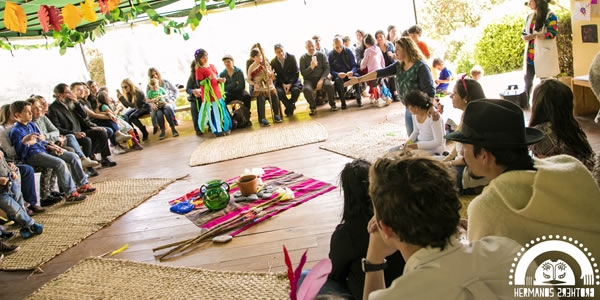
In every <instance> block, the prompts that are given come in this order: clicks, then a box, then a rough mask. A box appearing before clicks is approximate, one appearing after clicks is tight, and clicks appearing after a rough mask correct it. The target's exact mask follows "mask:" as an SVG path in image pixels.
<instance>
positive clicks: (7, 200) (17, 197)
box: [0, 156, 44, 254]
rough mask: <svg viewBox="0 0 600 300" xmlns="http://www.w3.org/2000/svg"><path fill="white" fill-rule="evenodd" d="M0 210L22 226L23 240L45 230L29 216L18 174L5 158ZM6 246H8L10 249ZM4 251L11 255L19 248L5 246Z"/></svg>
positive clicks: (1, 167)
mask: <svg viewBox="0 0 600 300" xmlns="http://www.w3.org/2000/svg"><path fill="white" fill-rule="evenodd" d="M0 209H2V210H3V211H4V212H6V214H7V216H8V217H9V218H10V219H12V220H14V221H15V223H17V225H19V226H21V238H24V239H28V238H30V237H32V236H33V235H34V234H41V233H42V231H43V230H44V227H43V226H42V225H40V224H38V223H36V222H35V221H34V220H33V219H32V218H31V217H29V215H28V214H27V211H26V210H25V202H24V200H23V194H21V182H20V180H19V179H18V174H17V173H16V172H14V171H13V170H12V169H11V168H10V166H9V165H8V163H7V162H6V160H5V159H4V156H2V157H1V158H0ZM7 234H8V233H7ZM4 235H5V233H4V231H2V236H4ZM4 246H8V248H5V247H4ZM2 250H5V251H4V252H6V253H5V254H9V253H12V252H14V251H16V250H18V247H15V246H12V245H3V247H2Z"/></svg>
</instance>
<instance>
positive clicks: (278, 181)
mask: <svg viewBox="0 0 600 300" xmlns="http://www.w3.org/2000/svg"><path fill="white" fill-rule="evenodd" d="M263 170H264V171H265V174H264V175H263V176H262V177H261V178H262V180H263V183H264V184H265V186H271V187H272V188H273V190H276V189H277V188H278V187H284V188H285V187H287V188H290V189H291V190H292V191H293V192H294V199H292V200H289V201H285V202H278V203H274V204H273V205H271V206H269V207H266V208H265V211H266V215H264V216H262V217H258V218H257V219H256V220H254V221H253V222H251V223H249V224H245V225H244V226H242V227H240V228H237V229H235V230H233V231H232V232H231V233H229V235H231V236H236V235H238V234H240V233H241V232H243V231H245V230H246V229H248V228H250V227H252V226H254V225H256V224H258V223H260V222H262V221H264V220H266V219H269V218H270V217H272V216H274V215H277V214H279V213H281V212H283V211H286V210H288V209H290V208H292V207H295V206H297V205H300V204H302V203H304V202H306V201H308V200H311V199H314V198H316V197H318V196H320V195H323V194H325V193H327V192H329V191H331V190H334V189H335V188H336V187H335V186H334V185H332V184H329V183H327V182H323V181H319V180H316V179H313V178H309V177H306V176H304V175H302V174H299V173H296V172H293V171H288V170H284V169H280V168H277V167H264V168H263ZM238 178H239V177H234V178H231V179H229V180H226V182H227V183H229V184H232V183H234V182H236V180H237V179H238ZM238 190H239V188H238V187H237V186H234V187H232V188H231V189H230V191H229V193H230V195H232V194H233V193H235V192H236V191H238ZM275 197H277V194H276V193H273V194H272V195H271V196H270V197H269V198H267V199H259V200H256V201H254V202H252V203H235V202H233V201H231V202H230V203H229V205H228V206H227V207H226V208H225V209H223V210H220V211H216V212H210V211H208V210H207V209H204V208H203V209H197V210H193V211H191V212H189V213H187V214H186V215H185V216H186V217H187V218H188V219H189V220H190V221H192V222H193V223H194V224H196V225H197V226H198V227H201V228H207V229H210V228H212V227H214V226H217V225H219V224H221V223H224V222H226V221H228V220H230V219H232V218H234V217H236V216H238V215H240V213H242V212H244V211H246V210H248V208H250V207H252V206H256V205H258V204H261V203H264V202H267V201H269V200H272V199H273V198H275Z"/></svg>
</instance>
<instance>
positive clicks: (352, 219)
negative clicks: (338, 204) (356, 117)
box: [320, 159, 404, 299]
mask: <svg viewBox="0 0 600 300" xmlns="http://www.w3.org/2000/svg"><path fill="white" fill-rule="evenodd" d="M370 167H371V163H369V162H368V161H366V160H363V159H356V160H354V161H352V162H349V163H347V164H346V166H344V169H343V170H342V172H341V173H340V185H341V187H342V192H343V194H344V210H343V212H342V221H341V223H340V224H339V225H338V226H337V227H336V228H335V231H334V232H333V234H332V236H331V243H330V249H329V258H330V259H331V264H332V268H331V273H330V274H329V279H328V282H327V284H325V286H324V289H321V292H320V293H325V292H329V293H334V294H342V295H345V294H347V293H348V292H349V293H350V294H351V295H352V296H353V297H354V299H362V294H363V286H364V282H365V273H364V272H363V270H362V268H361V260H362V258H363V257H366V255H367V247H368V245H369V233H368V232H367V230H366V228H367V225H368V224H369V220H370V219H371V218H372V217H373V204H372V203H371V198H370V197H369V168H370ZM386 260H387V264H388V267H387V268H386V269H385V271H384V272H385V281H386V286H389V285H390V284H391V282H392V281H393V280H394V279H396V278H397V277H399V276H400V275H402V271H403V269H404V259H403V258H402V255H400V252H396V253H394V254H392V255H391V256H388V257H387V258H386ZM332 281H333V282H332Z"/></svg>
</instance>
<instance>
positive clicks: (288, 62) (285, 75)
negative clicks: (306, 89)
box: [271, 52, 302, 89]
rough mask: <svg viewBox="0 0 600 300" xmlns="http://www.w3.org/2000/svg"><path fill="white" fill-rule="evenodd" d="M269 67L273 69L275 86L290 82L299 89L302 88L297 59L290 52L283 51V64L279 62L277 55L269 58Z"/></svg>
mask: <svg viewBox="0 0 600 300" xmlns="http://www.w3.org/2000/svg"><path fill="white" fill-rule="evenodd" d="M271 67H273V70H274V71H275V74H276V75H275V86H278V87H282V86H283V84H290V83H291V84H292V86H294V87H297V88H299V89H301V88H302V84H301V83H300V79H299V77H300V69H299V68H298V61H296V57H295V56H294V55H292V54H289V53H287V52H286V53H285V59H284V60H283V66H282V65H281V63H280V62H279V59H277V57H275V58H273V60H271Z"/></svg>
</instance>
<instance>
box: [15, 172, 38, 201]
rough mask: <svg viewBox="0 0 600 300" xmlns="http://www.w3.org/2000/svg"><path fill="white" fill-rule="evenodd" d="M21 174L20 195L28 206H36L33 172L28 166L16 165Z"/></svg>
mask: <svg viewBox="0 0 600 300" xmlns="http://www.w3.org/2000/svg"><path fill="white" fill-rule="evenodd" d="M17 168H19V173H20V174H21V193H22V194H23V199H24V200H25V202H27V203H29V204H30V205H37V193H36V192H35V171H34V170H33V167H31V166H29V165H21V164H19V165H17Z"/></svg>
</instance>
